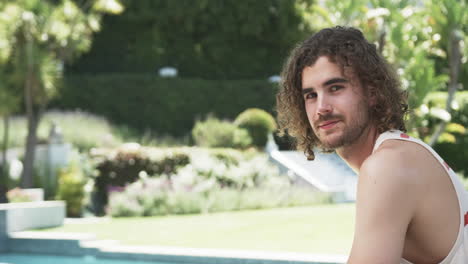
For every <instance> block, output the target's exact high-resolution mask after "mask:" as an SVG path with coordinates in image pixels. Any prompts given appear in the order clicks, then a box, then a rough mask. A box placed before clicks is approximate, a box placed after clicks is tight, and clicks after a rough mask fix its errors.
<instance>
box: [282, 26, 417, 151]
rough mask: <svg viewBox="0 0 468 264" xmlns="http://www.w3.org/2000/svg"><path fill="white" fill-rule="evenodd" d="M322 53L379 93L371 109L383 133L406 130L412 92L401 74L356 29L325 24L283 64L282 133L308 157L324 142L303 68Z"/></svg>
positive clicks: (368, 89) (371, 91)
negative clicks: (309, 110)
mask: <svg viewBox="0 0 468 264" xmlns="http://www.w3.org/2000/svg"><path fill="white" fill-rule="evenodd" d="M321 56H327V57H328V58H329V59H330V61H332V62H334V63H337V65H338V66H340V67H341V69H342V72H345V69H349V68H350V69H352V71H351V72H353V73H354V74H353V75H354V77H356V78H357V79H358V80H359V81H360V83H361V85H362V87H363V89H364V90H365V94H367V95H368V96H373V97H375V99H376V103H375V104H374V106H372V107H371V109H369V114H370V116H371V118H372V121H373V122H374V124H375V125H376V128H377V131H378V132H379V133H383V132H384V131H387V130H390V129H399V130H402V131H406V128H405V124H404V117H405V115H406V113H407V111H408V105H407V103H406V100H407V96H406V94H405V93H404V92H402V90H401V87H400V82H399V80H398V78H397V75H396V73H395V72H394V70H393V69H392V67H391V66H390V65H389V64H388V63H387V62H386V61H385V59H384V58H383V57H382V56H381V55H380V54H379V53H378V52H377V49H376V46H375V45H374V44H371V43H369V42H368V41H367V40H366V39H365V38H364V35H363V34H362V32H361V31H360V30H358V29H356V28H352V27H341V26H337V27H333V28H325V29H322V30H320V31H319V32H317V33H316V34H314V35H312V36H311V37H310V38H308V39H307V40H305V41H304V42H302V43H300V44H299V45H298V46H297V47H296V48H295V49H293V51H292V53H291V55H290V56H289V59H288V60H287V61H286V64H285V66H284V67H283V71H282V73H281V85H280V90H279V92H278V94H277V95H276V102H277V112H278V124H279V127H280V134H284V133H285V132H287V133H288V134H289V135H291V136H292V137H293V138H294V139H295V143H296V147H297V148H298V149H300V150H303V151H304V153H305V155H306V156H307V158H308V159H309V160H313V159H314V157H315V156H314V151H313V148H314V147H317V146H320V141H319V139H318V138H317V136H316V135H315V133H314V132H313V130H312V127H311V125H310V123H309V120H308V119H307V114H306V110H305V103H304V98H303V95H302V71H303V70H304V68H305V67H307V66H312V65H313V64H315V62H316V61H317V59H318V58H319V57H321ZM347 67H349V68H347ZM346 72H347V71H346ZM324 150H325V151H326V149H324Z"/></svg>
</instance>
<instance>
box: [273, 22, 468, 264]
mask: <svg viewBox="0 0 468 264" xmlns="http://www.w3.org/2000/svg"><path fill="white" fill-rule="evenodd" d="M277 110H278V121H279V124H280V127H281V128H282V129H283V130H287V131H288V133H289V134H290V135H292V136H293V137H294V138H295V139H296V143H297V146H298V147H299V148H300V149H302V150H303V151H304V152H305V154H306V155H307V156H308V158H309V159H313V158H314V152H313V149H314V148H315V147H319V148H321V149H322V150H325V151H333V150H334V151H336V152H337V154H338V155H339V156H340V157H341V158H343V159H344V160H345V161H346V162H347V163H348V165H349V166H350V167H351V168H352V169H353V170H354V171H356V172H357V173H358V174H359V176H358V188H357V199H356V226H355V235H354V241H353V246H352V249H351V255H350V257H349V260H348V263H350V264H396V263H444V264H449V263H450V264H455V263H457V264H462V263H465V264H466V263H468V227H465V226H466V225H467V224H468V214H467V211H468V196H467V193H466V192H465V190H464V188H463V185H462V184H461V182H460V181H459V179H458V178H457V176H456V175H455V173H454V172H453V171H452V170H451V169H450V167H449V166H448V165H447V163H445V162H444V161H443V160H442V159H441V158H440V157H439V156H438V155H437V154H436V153H435V152H434V151H433V150H432V149H431V148H430V147H429V146H427V145H425V144H424V143H423V142H421V141H419V140H417V139H413V138H411V137H409V136H408V135H407V134H405V133H404V131H405V125H404V120H403V118H404V115H405V114H406V112H407V106H406V102H405V96H404V95H403V93H402V92H401V90H400V86H399V81H398V79H397V77H396V75H395V73H394V72H393V71H392V70H391V67H390V66H389V65H388V64H387V62H385V60H384V59H383V58H382V56H380V54H378V52H377V50H376V47H375V45H373V44H370V43H368V42H367V41H366V40H365V38H364V36H363V35H362V33H361V32H360V31H359V30H357V29H354V28H344V27H335V28H327V29H323V30H321V31H320V32H318V33H316V34H315V35H313V36H312V37H311V38H309V39H307V40H306V41H304V42H303V43H301V44H300V45H299V46H298V47H297V48H296V49H294V51H293V52H292V54H291V56H290V58H289V60H288V62H287V63H286V65H285V67H284V69H283V74H282V87H281V89H280V91H279V93H278V95H277Z"/></svg>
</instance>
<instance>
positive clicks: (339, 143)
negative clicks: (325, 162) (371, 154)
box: [313, 100, 370, 152]
mask: <svg viewBox="0 0 468 264" xmlns="http://www.w3.org/2000/svg"><path fill="white" fill-rule="evenodd" d="M366 105H367V104H366V103H365V101H364V100H363V101H361V102H360V103H359V105H358V109H357V112H358V113H357V114H356V116H355V117H356V118H353V119H352V120H346V119H345V118H344V116H342V115H327V116H322V117H321V118H320V119H319V122H323V121H327V120H340V125H344V127H343V128H334V129H336V130H337V131H333V132H332V133H331V135H323V134H321V133H320V132H323V131H320V130H321V129H320V128H319V127H318V125H317V124H315V125H314V126H313V128H314V129H313V130H314V132H315V135H316V136H317V138H318V139H319V144H318V147H319V148H321V149H322V151H324V152H333V151H335V150H336V149H338V148H341V147H345V146H349V145H352V144H353V143H355V142H356V141H357V140H358V139H359V137H360V136H361V135H362V134H363V133H364V130H365V129H366V128H367V127H368V126H369V125H370V121H369V119H370V118H369V113H368V112H366V111H368V110H367V109H366ZM327 139H329V140H327Z"/></svg>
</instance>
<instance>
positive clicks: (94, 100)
mask: <svg viewBox="0 0 468 264" xmlns="http://www.w3.org/2000/svg"><path fill="white" fill-rule="evenodd" d="M276 87H277V84H272V83H269V82H268V81H266V80H202V79H180V78H160V77H157V76H154V75H151V74H100V75H73V76H66V78H65V80H64V87H63V89H61V94H60V96H59V97H58V98H57V100H55V101H54V102H52V105H51V107H54V108H62V109H76V108H79V109H81V110H85V111H89V112H92V113H95V114H99V115H102V116H105V117H106V118H108V119H110V120H111V121H113V122H115V123H117V124H126V125H129V126H131V127H133V128H136V129H139V130H146V129H151V130H152V131H154V132H157V133H161V134H170V135H173V136H183V135H186V134H187V133H189V132H190V130H191V129H192V127H193V125H194V122H195V120H196V119H197V118H203V117H205V116H206V115H207V114H208V113H213V114H215V115H216V116H217V117H219V118H226V119H234V118H235V117H236V116H237V115H238V114H239V113H240V112H242V111H244V110H245V109H247V108H251V107H257V108H261V109H264V110H266V111H268V112H270V113H272V112H273V108H274V104H275V94H276Z"/></svg>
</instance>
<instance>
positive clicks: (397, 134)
mask: <svg viewBox="0 0 468 264" xmlns="http://www.w3.org/2000/svg"><path fill="white" fill-rule="evenodd" d="M387 139H403V140H408V141H416V142H417V141H419V140H417V139H415V138H412V137H410V136H408V135H407V134H406V133H403V132H402V131H400V130H388V131H386V132H383V133H382V134H380V135H379V137H378V138H377V140H376V141H375V145H374V149H373V150H372V153H374V152H375V151H376V150H377V149H378V148H379V147H380V145H382V143H383V142H384V141H385V140H387ZM418 143H419V142H418Z"/></svg>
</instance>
